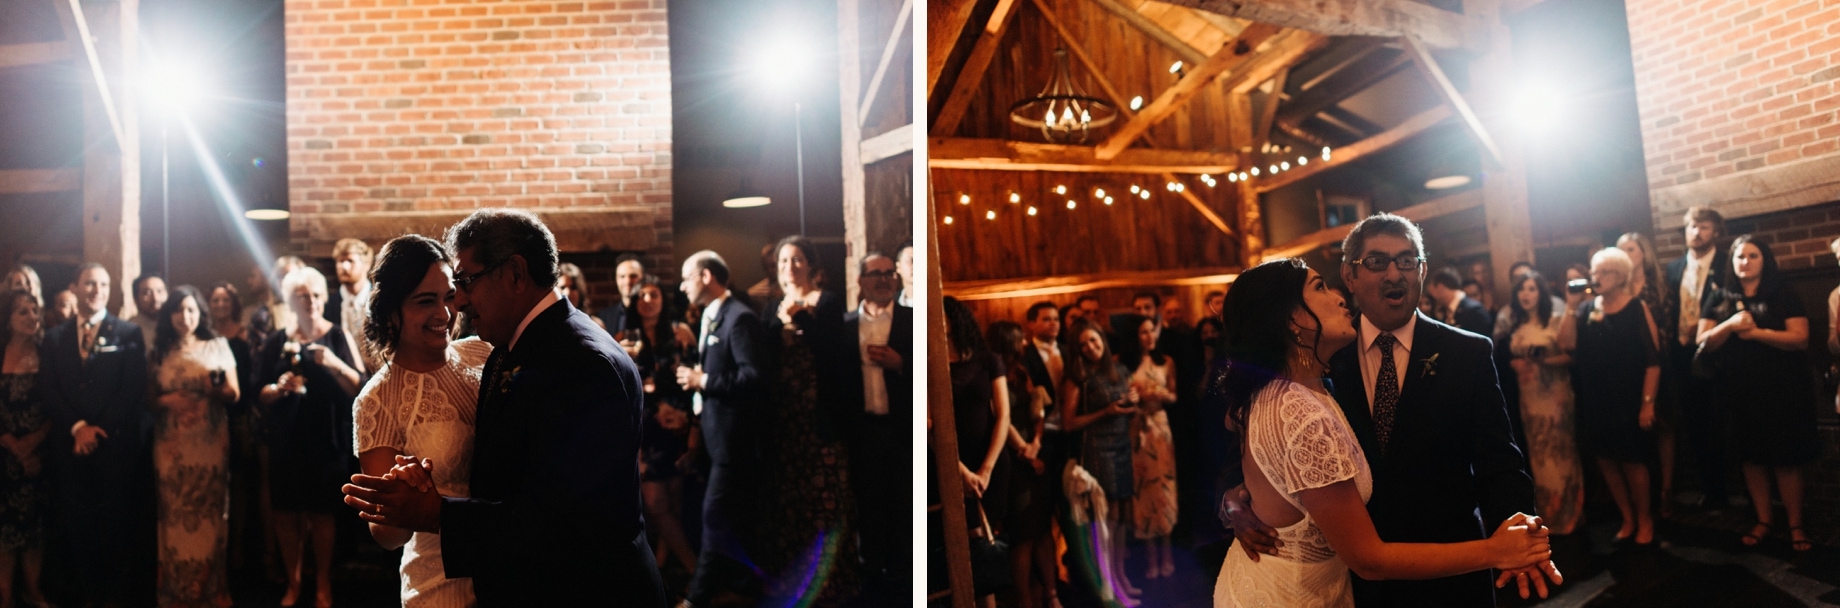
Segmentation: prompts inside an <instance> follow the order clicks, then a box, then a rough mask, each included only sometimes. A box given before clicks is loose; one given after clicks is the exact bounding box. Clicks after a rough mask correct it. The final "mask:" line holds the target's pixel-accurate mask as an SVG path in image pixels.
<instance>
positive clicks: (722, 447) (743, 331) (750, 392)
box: [698, 291, 773, 466]
mask: <svg viewBox="0 0 1840 608" xmlns="http://www.w3.org/2000/svg"><path fill="white" fill-rule="evenodd" d="M744 295H745V294H740V293H735V292H732V291H731V292H729V294H728V299H727V300H725V301H723V302H722V306H721V307H720V308H718V309H717V310H716V320H715V321H714V325H713V326H711V327H710V330H709V335H708V336H704V337H703V338H702V342H701V343H700V344H699V345H698V347H699V348H700V349H701V351H702V356H701V358H700V359H699V360H700V361H702V362H703V390H702V393H703V415H702V429H703V445H705V446H707V447H708V450H709V458H710V459H711V460H713V461H714V462H715V464H717V465H720V466H730V465H746V464H749V463H753V462H758V461H759V459H760V456H761V454H760V438H759V434H760V432H761V430H762V429H763V428H764V424H765V423H766V421H767V412H766V408H767V393H768V391H769V388H770V387H771V386H772V378H773V375H772V373H771V367H770V366H769V361H768V359H767V353H768V350H767V346H768V344H767V340H768V336H767V332H766V329H765V327H764V326H763V325H762V324H761V322H760V317H759V316H757V315H755V314H754V310H753V309H751V308H748V305H747V304H745V303H743V302H742V301H741V300H739V299H737V298H739V297H741V296H744Z"/></svg>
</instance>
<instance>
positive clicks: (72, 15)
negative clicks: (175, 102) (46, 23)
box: [52, 0, 128, 147]
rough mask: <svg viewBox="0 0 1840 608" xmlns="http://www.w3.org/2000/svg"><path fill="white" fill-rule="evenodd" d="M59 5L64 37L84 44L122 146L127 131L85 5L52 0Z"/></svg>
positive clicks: (117, 142) (99, 93) (117, 141)
mask: <svg viewBox="0 0 1840 608" xmlns="http://www.w3.org/2000/svg"><path fill="white" fill-rule="evenodd" d="M52 4H53V5H55V6H56V7H57V11H58V19H59V20H60V21H61V22H62V23H63V25H64V37H65V38H66V39H69V38H71V37H73V36H74V37H75V38H76V39H77V41H78V43H79V44H81V45H82V46H83V55H84V57H86V58H87V59H88V60H89V71H90V76H91V77H93V78H94V79H95V85H96V94H97V96H99V97H100V98H101V100H102V111H103V113H105V114H107V115H108V117H109V127H110V128H111V129H113V131H114V133H115V145H116V146H117V147H120V146H122V145H123V144H122V142H125V141H128V139H127V131H126V130H125V129H123V128H122V126H121V114H120V112H118V111H117V110H116V109H115V95H114V94H113V93H110V92H109V78H108V76H107V75H106V74H103V72H102V56H101V54H100V53H98V52H97V51H96V39H95V37H93V36H91V35H90V31H89V19H88V18H86V17H84V16H83V6H82V5H81V4H78V0H52Z"/></svg>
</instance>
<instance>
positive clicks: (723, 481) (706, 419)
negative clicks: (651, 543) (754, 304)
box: [677, 250, 773, 607]
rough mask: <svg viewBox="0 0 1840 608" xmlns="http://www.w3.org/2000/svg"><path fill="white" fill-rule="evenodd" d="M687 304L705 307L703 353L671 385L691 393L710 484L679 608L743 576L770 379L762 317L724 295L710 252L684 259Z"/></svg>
mask: <svg viewBox="0 0 1840 608" xmlns="http://www.w3.org/2000/svg"><path fill="white" fill-rule="evenodd" d="M679 288H680V289H682V290H683V291H684V295H687V296H689V297H690V304H691V305H692V306H701V307H702V308H703V323H702V328H701V330H700V331H698V332H697V334H696V335H697V347H698V349H699V350H701V352H702V356H701V357H700V358H695V359H694V360H697V361H700V362H701V363H700V364H699V365H697V366H695V367H679V368H677V382H678V384H681V385H683V387H684V390H688V391H695V393H696V394H695V395H694V396H693V397H692V402H691V406H692V408H693V409H695V410H696V413H697V415H699V416H701V417H702V431H703V445H704V446H705V447H706V448H707V449H708V450H709V460H710V466H709V484H708V487H707V490H706V491H705V492H704V494H703V551H702V554H701V555H700V556H698V558H697V564H696V578H695V579H693V580H691V581H690V595H689V597H687V598H684V602H683V604H682V606H689V607H695V606H708V605H710V604H711V602H712V601H713V600H714V599H715V596H716V594H717V593H718V592H721V591H724V590H728V589H732V588H735V587H736V586H737V585H739V584H742V583H743V582H744V581H745V580H746V579H747V578H748V577H747V572H746V571H747V564H752V563H753V559H752V558H750V557H749V556H748V542H749V541H750V540H752V539H750V538H748V537H747V536H746V535H745V533H744V531H745V530H747V529H748V528H749V526H748V524H749V523H751V522H752V521H753V518H752V514H753V513H754V512H756V511H759V510H760V504H759V502H758V501H759V499H760V497H761V496H760V494H761V492H760V490H761V488H759V481H760V480H759V478H760V477H761V476H760V475H758V474H756V473H758V468H757V466H756V465H757V463H759V462H761V460H762V458H763V454H762V452H761V447H762V446H761V438H760V436H759V432H760V429H761V428H763V423H764V422H765V421H766V407H767V400H766V393H767V391H768V386H769V385H768V382H769V379H770V378H772V377H773V376H772V374H771V373H769V369H768V365H767V359H766V357H765V356H764V354H763V353H764V352H765V351H764V350H763V349H764V348H765V346H766V338H765V334H766V331H765V329H764V326H763V325H762V324H761V322H760V317H759V316H756V315H755V314H754V310H753V309H751V308H748V305H747V303H746V302H743V301H741V300H738V299H736V298H735V297H734V292H733V291H730V290H729V289H728V264H727V263H726V262H723V261H722V256H719V255H716V252H714V251H708V250H704V251H698V252H696V253H693V254H691V255H690V258H689V259H686V260H684V267H683V283H681V284H680V286H679Z"/></svg>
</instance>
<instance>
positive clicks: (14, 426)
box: [0, 290, 51, 606]
mask: <svg viewBox="0 0 1840 608" xmlns="http://www.w3.org/2000/svg"><path fill="white" fill-rule="evenodd" d="M43 336H44V331H43V326H42V325H41V324H40V323H39V308H38V299H37V298H35V297H33V296H32V293H31V292H29V291H24V290H18V291H12V292H9V293H7V294H6V296H5V298H4V299H3V300H0V447H5V448H6V450H5V451H0V461H3V462H0V480H4V481H3V483H4V485H3V486H0V487H4V488H5V491H4V493H0V501H3V502H0V605H9V606H10V605H13V599H14V595H13V585H12V582H13V568H14V564H18V565H19V566H22V567H23V568H24V570H25V572H24V576H23V577H21V578H23V579H24V580H25V584H26V593H25V596H24V597H23V598H20V599H21V603H25V604H30V605H44V603H45V594H44V593H43V592H41V591H39V588H38V580H39V573H40V572H42V570H43V567H44V565H45V510H46V507H47V506H48V505H47V504H46V503H47V502H49V501H50V498H51V497H50V495H49V493H48V488H46V487H45V483H44V479H45V478H44V468H45V466H44V450H43V449H41V448H43V446H44V441H45V435H46V434H47V429H49V428H50V427H49V426H47V425H46V424H45V422H46V420H47V419H48V418H49V416H48V415H47V414H46V412H45V402H44V400H43V399H41V398H40V397H39V394H38V391H37V390H35V388H34V387H35V385H36V383H37V378H38V344H39V339H40V338H42V337H43ZM21 558H23V559H21Z"/></svg>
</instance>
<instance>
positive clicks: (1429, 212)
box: [1263, 189, 1482, 260]
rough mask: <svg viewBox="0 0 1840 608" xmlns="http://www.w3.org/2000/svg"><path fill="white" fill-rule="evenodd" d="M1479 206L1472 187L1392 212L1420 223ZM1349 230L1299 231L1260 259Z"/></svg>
mask: <svg viewBox="0 0 1840 608" xmlns="http://www.w3.org/2000/svg"><path fill="white" fill-rule="evenodd" d="M1481 206H1482V190H1481V189H1474V190H1465V191H1463V192H1458V193H1456V194H1452V195H1448V196H1444V197H1440V198H1436V199H1432V200H1429V201H1425V202H1423V203H1419V204H1416V205H1413V206H1410V207H1406V208H1404V209H1400V210H1398V211H1394V212H1393V213H1394V214H1395V215H1398V216H1400V217H1403V218H1406V219H1408V220H1412V221H1414V222H1418V223H1421V224H1422V223H1424V222H1425V220H1429V219H1431V218H1435V217H1442V216H1446V215H1450V214H1452V213H1456V212H1458V211H1466V210H1469V209H1475V208H1477V207H1481ZM1353 230H1354V225H1353V224H1345V225H1342V226H1336V227H1334V228H1328V229H1324V230H1318V231H1316V232H1312V233H1309V234H1306V235H1303V236H1302V237H1299V238H1298V239H1297V240H1294V241H1291V242H1289V243H1285V244H1283V245H1278V246H1276V247H1272V248H1270V249H1267V250H1265V254H1264V257H1263V259H1264V260H1276V259H1279V258H1292V257H1297V256H1300V255H1303V254H1306V253H1309V252H1310V251H1311V250H1314V249H1316V248H1318V247H1322V246H1325V245H1333V244H1335V243H1340V242H1342V239H1344V238H1347V236H1348V233H1349V232H1350V231H1353Z"/></svg>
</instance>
